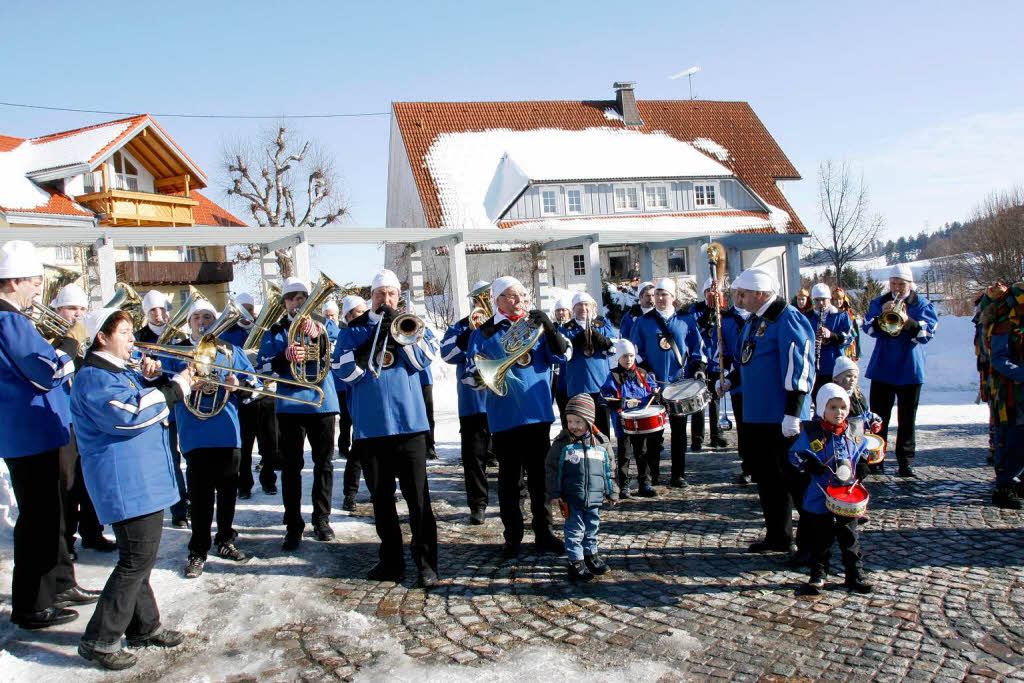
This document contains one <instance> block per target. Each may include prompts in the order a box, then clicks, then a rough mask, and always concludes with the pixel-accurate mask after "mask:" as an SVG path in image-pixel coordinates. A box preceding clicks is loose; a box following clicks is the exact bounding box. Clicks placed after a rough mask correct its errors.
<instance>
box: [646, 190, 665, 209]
mask: <svg viewBox="0 0 1024 683" xmlns="http://www.w3.org/2000/svg"><path fill="white" fill-rule="evenodd" d="M644 205H645V206H646V208H647V210H648V211H658V210H664V209H667V208H668V188H667V187H665V186H664V185H645V186H644Z"/></svg>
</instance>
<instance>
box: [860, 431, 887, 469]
mask: <svg viewBox="0 0 1024 683" xmlns="http://www.w3.org/2000/svg"><path fill="white" fill-rule="evenodd" d="M883 460H885V439H883V438H882V437H880V436H878V435H877V434H865V435H864V461H865V462H867V464H869V465H877V464H878V463H880V462H882V461H883Z"/></svg>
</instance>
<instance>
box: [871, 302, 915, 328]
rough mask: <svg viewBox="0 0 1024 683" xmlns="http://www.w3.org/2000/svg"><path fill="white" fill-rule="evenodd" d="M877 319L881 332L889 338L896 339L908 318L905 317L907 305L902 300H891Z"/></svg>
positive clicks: (907, 316)
mask: <svg viewBox="0 0 1024 683" xmlns="http://www.w3.org/2000/svg"><path fill="white" fill-rule="evenodd" d="M878 318H879V320H878V326H879V327H880V328H881V329H882V331H883V332H885V333H886V334H888V335H889V336H891V337H898V336H900V332H902V331H903V326H904V325H906V324H907V320H909V319H910V316H909V315H907V305H906V304H905V303H904V302H903V299H893V300H892V301H890V302H889V303H888V304H887V305H886V308H885V309H884V310H883V311H882V314H881V315H879V316H878Z"/></svg>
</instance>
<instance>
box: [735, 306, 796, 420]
mask: <svg viewBox="0 0 1024 683" xmlns="http://www.w3.org/2000/svg"><path fill="white" fill-rule="evenodd" d="M739 353H740V364H739V366H738V367H737V368H736V369H733V370H732V371H731V372H730V373H729V381H730V382H732V385H733V386H736V387H738V386H740V385H742V387H743V395H744V397H745V399H746V400H744V402H743V421H744V422H753V423H759V424H780V423H781V422H782V418H783V416H784V415H793V416H795V417H799V418H801V419H805V420H806V419H807V418H809V417H810V401H805V400H804V398H805V397H806V395H807V394H808V393H809V392H810V391H811V387H813V386H814V330H813V329H811V323H810V322H808V320H807V316H805V315H804V314H803V313H801V312H800V311H798V310H797V309H796V308H794V307H793V306H789V305H787V304H786V302H785V300H784V299H782V298H780V297H775V300H774V301H772V302H771V304H769V306H768V308H767V310H766V311H765V312H764V315H763V316H756V315H752V316H750V319H749V320H747V322H746V323H745V324H744V325H743V332H742V335H741V338H740V351H739Z"/></svg>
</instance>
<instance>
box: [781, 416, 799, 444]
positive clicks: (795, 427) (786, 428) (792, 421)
mask: <svg viewBox="0 0 1024 683" xmlns="http://www.w3.org/2000/svg"><path fill="white" fill-rule="evenodd" d="M799 433H800V418H799V417H796V416H795V415H785V416H784V417H783V418H782V435H783V436H784V437H786V438H787V439H788V438H789V437H791V436H796V435H797V434H799Z"/></svg>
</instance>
